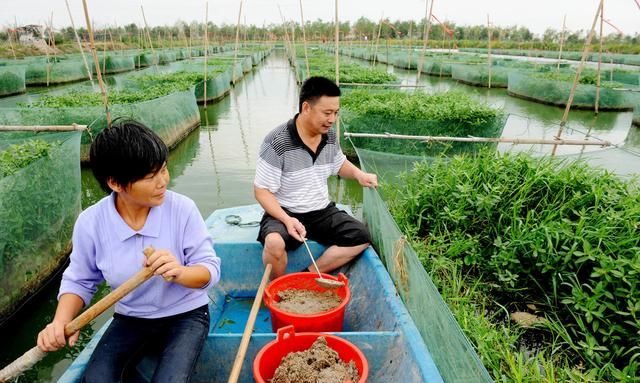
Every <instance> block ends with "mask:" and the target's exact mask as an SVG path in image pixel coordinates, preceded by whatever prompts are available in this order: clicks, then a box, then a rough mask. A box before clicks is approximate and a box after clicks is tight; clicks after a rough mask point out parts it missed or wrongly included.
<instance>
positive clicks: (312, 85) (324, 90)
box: [298, 76, 340, 112]
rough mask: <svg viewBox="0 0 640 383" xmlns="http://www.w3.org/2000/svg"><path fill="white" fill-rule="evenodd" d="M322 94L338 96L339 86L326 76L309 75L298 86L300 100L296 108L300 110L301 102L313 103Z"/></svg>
mask: <svg viewBox="0 0 640 383" xmlns="http://www.w3.org/2000/svg"><path fill="white" fill-rule="evenodd" d="M322 96H329V97H340V88H339V87H338V86H337V85H336V83H335V82H333V81H331V80H329V79H328V78H326V77H321V76H313V77H309V78H308V79H306V80H305V82H304V83H302V88H300V100H299V103H298V110H299V111H300V112H302V104H303V103H304V102H305V101H306V102H308V103H310V104H313V103H314V102H315V101H316V100H317V99H319V98H320V97H322Z"/></svg>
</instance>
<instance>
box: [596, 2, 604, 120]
mask: <svg viewBox="0 0 640 383" xmlns="http://www.w3.org/2000/svg"><path fill="white" fill-rule="evenodd" d="M603 28H604V1H603V3H602V9H600V45H599V49H598V68H597V70H596V102H595V103H596V105H595V108H594V113H595V114H596V115H598V107H599V105H600V76H601V68H602V29H603Z"/></svg>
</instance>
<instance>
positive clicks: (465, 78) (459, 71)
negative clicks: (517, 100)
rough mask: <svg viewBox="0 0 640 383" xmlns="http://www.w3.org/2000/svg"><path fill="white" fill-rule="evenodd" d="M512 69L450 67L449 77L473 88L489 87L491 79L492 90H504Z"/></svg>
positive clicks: (471, 66)
mask: <svg viewBox="0 0 640 383" xmlns="http://www.w3.org/2000/svg"><path fill="white" fill-rule="evenodd" d="M513 70H514V69H510V68H502V67H495V66H494V67H491V70H489V68H487V66H486V65H484V66H482V65H457V64H456V65H453V66H452V67H451V77H452V78H453V79H454V80H457V81H459V82H461V83H463V84H468V85H474V86H483V87H488V86H489V79H491V87H492V88H506V87H507V85H508V84H509V73H510V72H512V71H513Z"/></svg>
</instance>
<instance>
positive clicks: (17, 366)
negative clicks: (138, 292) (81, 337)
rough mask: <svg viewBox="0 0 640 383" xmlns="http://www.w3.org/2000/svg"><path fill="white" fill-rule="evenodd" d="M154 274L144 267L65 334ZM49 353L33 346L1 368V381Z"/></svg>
mask: <svg viewBox="0 0 640 383" xmlns="http://www.w3.org/2000/svg"><path fill="white" fill-rule="evenodd" d="M154 251H155V250H154V248H153V247H151V246H149V247H147V248H146V249H144V255H145V256H147V257H149V256H151V254H153V252H154ZM152 276H153V271H152V270H151V269H150V268H149V267H144V268H143V269H142V270H140V271H138V272H137V273H136V274H135V275H134V276H133V277H131V278H129V279H128V280H127V281H125V282H124V283H123V284H121V285H120V286H118V288H117V289H115V290H113V291H112V292H110V293H109V294H107V295H106V296H105V297H104V298H102V299H100V300H99V301H98V302H96V304H94V305H93V306H91V307H89V308H88V309H86V310H85V311H84V312H83V313H82V314H80V315H78V316H77V317H76V318H75V319H74V320H72V321H71V322H69V323H67V325H66V326H65V328H64V335H65V337H66V338H68V337H70V336H71V335H73V334H75V333H76V332H77V331H79V330H80V329H82V328H83V327H84V326H85V325H87V324H88V323H89V322H91V321H92V320H94V319H95V318H96V317H97V316H98V315H100V314H102V313H103V312H104V311H105V310H107V309H108V308H109V307H111V306H113V305H114V304H116V303H117V302H118V301H119V300H120V299H122V298H123V297H124V296H125V295H127V294H129V293H130V292H131V291H133V290H135V289H136V288H137V287H138V286H140V285H141V284H143V283H144V282H146V281H147V280H148V279H149V278H151V277H152ZM46 355H47V352H46V351H42V350H40V348H39V347H38V346H35V347H33V348H32V349H30V350H29V351H27V352H25V353H24V354H23V355H22V356H21V357H19V358H18V359H16V360H14V361H13V362H12V363H11V364H10V365H8V366H7V367H5V368H3V369H2V370H0V382H7V381H10V380H12V379H14V378H16V377H17V376H18V375H20V374H21V373H23V372H24V371H26V370H28V369H30V368H31V367H33V366H34V365H35V364H36V363H38V362H39V361H41V360H42V358H44V357H45V356H46Z"/></svg>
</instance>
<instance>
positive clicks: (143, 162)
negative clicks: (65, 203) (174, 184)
mask: <svg viewBox="0 0 640 383" xmlns="http://www.w3.org/2000/svg"><path fill="white" fill-rule="evenodd" d="M168 156H169V149H167V145H165V143H164V142H162V140H161V139H160V137H158V135H156V134H155V133H154V132H153V131H152V130H151V129H149V128H147V127H146V126H144V125H143V124H141V123H139V122H137V121H134V120H130V119H123V118H118V119H116V120H114V121H113V124H112V126H111V128H105V129H103V130H102V131H101V132H100V133H98V135H97V136H96V137H95V139H94V140H93V142H92V143H91V149H90V150H89V161H90V163H91V169H92V170H93V174H94V176H95V177H96V179H97V180H98V182H100V186H102V188H103V189H104V190H105V191H106V192H111V188H109V185H108V184H107V181H108V180H111V181H112V182H114V183H116V184H118V185H120V186H122V187H127V186H129V185H131V184H132V183H134V182H136V181H138V180H141V179H143V178H144V177H145V176H146V175H148V174H150V173H155V172H157V171H159V170H160V169H162V166H163V165H164V164H165V163H166V162H167V157H168Z"/></svg>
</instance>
